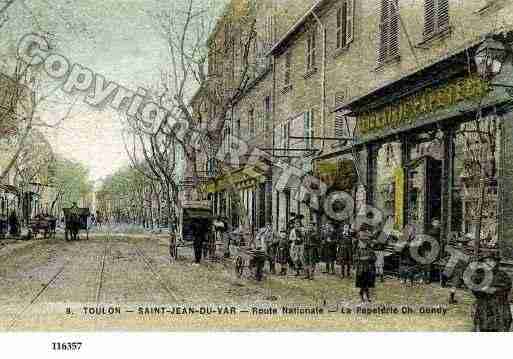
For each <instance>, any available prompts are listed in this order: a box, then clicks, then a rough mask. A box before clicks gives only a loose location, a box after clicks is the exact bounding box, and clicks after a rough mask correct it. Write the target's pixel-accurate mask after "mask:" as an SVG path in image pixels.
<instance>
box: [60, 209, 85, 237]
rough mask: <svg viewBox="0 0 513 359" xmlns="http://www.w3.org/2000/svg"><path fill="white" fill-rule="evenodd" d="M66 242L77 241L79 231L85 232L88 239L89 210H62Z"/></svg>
mask: <svg viewBox="0 0 513 359" xmlns="http://www.w3.org/2000/svg"><path fill="white" fill-rule="evenodd" d="M62 211H63V212H64V221H65V226H66V227H65V232H64V237H65V239H66V240H78V239H79V236H78V233H79V231H81V230H83V231H86V236H87V237H86V238H87V239H89V224H88V221H87V219H88V218H89V216H90V215H91V212H90V211H89V208H76V207H75V208H63V210H62Z"/></svg>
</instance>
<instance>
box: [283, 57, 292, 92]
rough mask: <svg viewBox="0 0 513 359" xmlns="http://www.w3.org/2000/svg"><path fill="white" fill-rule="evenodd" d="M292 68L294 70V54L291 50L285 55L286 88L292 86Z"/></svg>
mask: <svg viewBox="0 0 513 359" xmlns="http://www.w3.org/2000/svg"><path fill="white" fill-rule="evenodd" d="M291 68H292V53H291V52H290V50H289V51H287V53H286V54H285V74H284V80H283V82H284V84H285V86H288V85H290V71H291Z"/></svg>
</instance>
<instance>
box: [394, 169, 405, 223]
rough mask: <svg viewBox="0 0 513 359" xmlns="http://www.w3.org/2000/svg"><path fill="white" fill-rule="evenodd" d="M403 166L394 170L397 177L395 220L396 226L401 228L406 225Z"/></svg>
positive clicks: (395, 177)
mask: <svg viewBox="0 0 513 359" xmlns="http://www.w3.org/2000/svg"><path fill="white" fill-rule="evenodd" d="M404 172H405V171H404V169H403V168H402V167H399V168H397V169H396V170H395V171H394V179H395V201H394V202H395V208H394V212H395V216H394V218H395V222H394V228H395V229H399V230H401V229H402V228H403V227H404V183H405V182H404V181H405V173H404Z"/></svg>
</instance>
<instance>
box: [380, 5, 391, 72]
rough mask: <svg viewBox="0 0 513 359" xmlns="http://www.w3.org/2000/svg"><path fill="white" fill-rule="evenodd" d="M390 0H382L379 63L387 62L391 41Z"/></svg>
mask: <svg viewBox="0 0 513 359" xmlns="http://www.w3.org/2000/svg"><path fill="white" fill-rule="evenodd" d="M388 1H389V0H381V19H380V25H379V40H378V64H382V63H383V62H385V60H386V58H387V48H388V42H389V32H390V22H389V15H390V13H389V3H388Z"/></svg>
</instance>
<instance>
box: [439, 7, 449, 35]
mask: <svg viewBox="0 0 513 359" xmlns="http://www.w3.org/2000/svg"><path fill="white" fill-rule="evenodd" d="M448 28H449V0H438V31H443V30H447V29H448Z"/></svg>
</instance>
